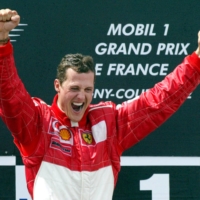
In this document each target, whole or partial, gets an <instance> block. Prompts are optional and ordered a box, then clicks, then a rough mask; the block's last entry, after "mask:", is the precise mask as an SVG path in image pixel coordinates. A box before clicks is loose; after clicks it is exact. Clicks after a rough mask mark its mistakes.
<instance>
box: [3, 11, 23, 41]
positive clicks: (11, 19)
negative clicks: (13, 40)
mask: <svg viewBox="0 0 200 200" xmlns="http://www.w3.org/2000/svg"><path fill="white" fill-rule="evenodd" d="M19 21H20V16H19V15H18V13H17V12H16V11H15V10H10V9H1V10H0V40H4V39H6V38H8V35H9V32H10V31H11V30H12V29H14V28H15V27H16V26H17V25H18V24H19Z"/></svg>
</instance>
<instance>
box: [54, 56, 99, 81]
mask: <svg viewBox="0 0 200 200" xmlns="http://www.w3.org/2000/svg"><path fill="white" fill-rule="evenodd" d="M69 68H71V69H73V70H74V71H76V72H78V73H87V72H89V71H91V72H93V73H94V76H95V67H94V61H93V58H92V57H91V56H85V55H82V54H79V53H77V54H67V55H65V56H64V57H63V58H62V59H61V62H60V64H59V65H58V67H57V76H56V78H57V79H58V80H59V81H60V84H62V83H63V82H64V81H65V80H66V79H67V77H66V70H67V69H69Z"/></svg>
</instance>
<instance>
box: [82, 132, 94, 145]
mask: <svg viewBox="0 0 200 200" xmlns="http://www.w3.org/2000/svg"><path fill="white" fill-rule="evenodd" d="M82 137H83V140H84V141H85V142H86V143H87V144H92V142H93V138H92V134H91V133H83V134H82Z"/></svg>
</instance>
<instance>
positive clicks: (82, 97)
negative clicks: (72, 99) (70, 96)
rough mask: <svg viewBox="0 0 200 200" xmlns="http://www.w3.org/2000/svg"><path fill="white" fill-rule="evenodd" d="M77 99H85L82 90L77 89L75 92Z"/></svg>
mask: <svg viewBox="0 0 200 200" xmlns="http://www.w3.org/2000/svg"><path fill="white" fill-rule="evenodd" d="M76 97H77V99H78V100H79V101H84V100H85V92H84V91H79V92H78V93H77V96H76Z"/></svg>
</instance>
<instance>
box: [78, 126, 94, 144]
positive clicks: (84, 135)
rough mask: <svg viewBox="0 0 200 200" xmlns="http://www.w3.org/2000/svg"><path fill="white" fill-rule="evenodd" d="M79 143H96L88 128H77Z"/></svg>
mask: <svg viewBox="0 0 200 200" xmlns="http://www.w3.org/2000/svg"><path fill="white" fill-rule="evenodd" d="M79 134H80V139H81V145H83V146H88V145H93V146H94V145H96V142H95V140H94V137H93V135H92V132H91V131H88V130H81V129H80V130H79Z"/></svg>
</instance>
